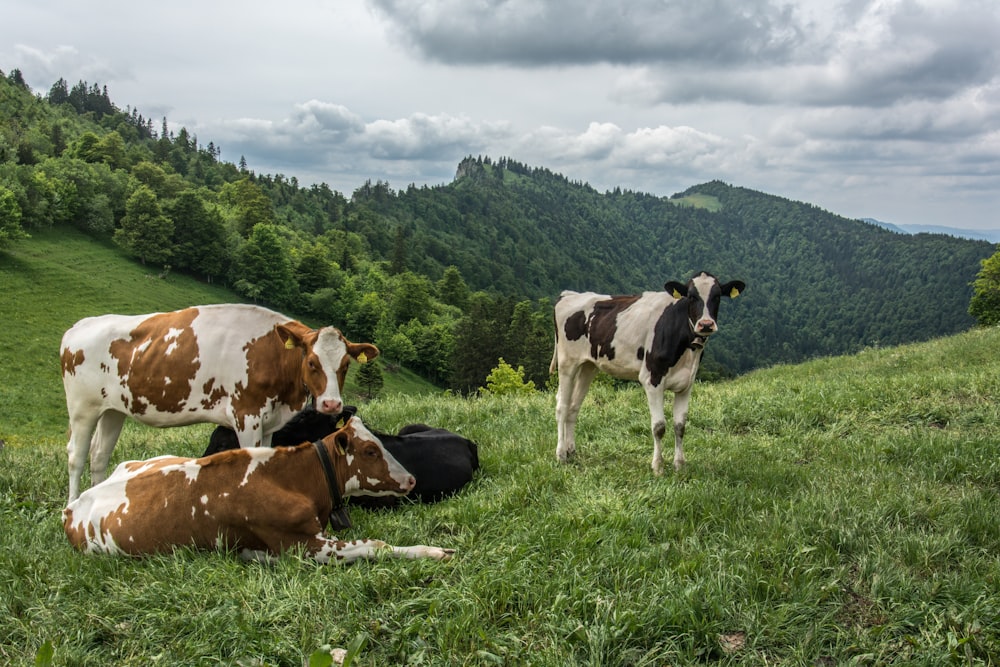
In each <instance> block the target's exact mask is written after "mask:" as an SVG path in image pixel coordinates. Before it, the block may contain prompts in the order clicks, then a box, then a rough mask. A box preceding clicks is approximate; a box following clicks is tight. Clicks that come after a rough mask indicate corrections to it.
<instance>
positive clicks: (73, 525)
mask: <svg viewBox="0 0 1000 667" xmlns="http://www.w3.org/2000/svg"><path fill="white" fill-rule="evenodd" d="M324 459H327V461H328V464H324V463H323V461H324ZM414 484H415V480H414V478H413V476H412V475H411V474H410V473H409V472H407V471H406V470H405V469H404V468H403V467H402V466H401V465H399V463H398V462H397V461H396V460H395V459H394V458H393V457H392V455H390V454H389V453H388V452H386V450H385V449H384V448H383V447H382V444H381V443H380V442H379V441H378V439H377V438H376V437H375V436H374V435H372V433H371V432H370V431H369V430H368V429H367V428H366V427H365V426H364V424H363V423H362V422H361V420H360V419H359V418H358V417H352V418H351V419H350V420H349V421H348V422H347V424H345V425H344V427H343V428H341V429H340V430H338V431H336V432H335V433H331V434H330V435H328V436H327V437H325V438H323V440H321V441H317V442H315V443H306V444H303V445H300V446H298V447H282V448H275V449H272V448H270V447H260V448H250V449H235V450H231V451H227V452H223V453H220V454H216V455H214V456H209V457H203V458H197V459H192V458H181V457H177V456H160V457H156V458H153V459H149V460H147V461H127V462H125V463H121V464H120V465H119V466H118V467H117V468H116V469H115V471H114V472H113V473H112V474H111V476H110V477H108V478H107V479H106V480H104V481H103V482H101V483H100V484H97V485H96V486H93V487H91V488H90V489H87V490H86V491H84V492H83V494H82V495H80V497H79V498H77V499H76V500H74V501H72V502H71V503H70V504H69V506H68V507H67V508H66V509H65V510H63V527H64V529H65V531H66V536H67V537H68V538H69V541H70V543H72V544H73V546H75V547H76V548H78V549H80V550H81V551H84V552H87V553H102V552H103V553H111V554H128V555H133V556H138V555H143V554H153V553H159V552H165V551H170V550H171V549H173V548H174V547H178V546H194V547H197V548H202V549H215V548H227V549H237V550H239V552H240V555H241V557H243V558H245V559H268V558H271V557H274V556H277V555H278V554H281V553H282V552H284V551H286V550H288V549H290V548H293V547H297V546H299V545H301V546H303V547H304V550H305V553H306V555H307V556H309V557H311V558H314V559H315V560H317V561H318V562H320V563H328V562H331V561H335V562H344V563H349V562H351V561H354V560H357V559H359V558H372V557H374V556H376V555H377V554H379V553H386V554H389V555H392V556H397V557H401V558H433V559H436V560H443V559H446V558H449V557H450V556H451V554H452V553H454V551H453V550H451V549H441V548H438V547H428V546H410V547H393V546H389V545H387V544H385V543H384V542H381V541H378V540H353V541H350V542H345V541H343V540H337V539H336V538H333V537H329V536H327V535H326V534H325V528H326V525H327V520H328V518H329V517H330V516H331V514H332V512H334V511H335V510H336V509H337V508H338V505H341V504H342V501H343V497H344V496H356V495H363V494H370V495H403V494H405V493H407V492H408V491H410V489H412V488H413V485H414Z"/></svg>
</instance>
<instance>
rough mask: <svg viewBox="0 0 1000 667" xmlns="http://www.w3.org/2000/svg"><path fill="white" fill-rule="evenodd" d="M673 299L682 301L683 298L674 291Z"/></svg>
mask: <svg viewBox="0 0 1000 667" xmlns="http://www.w3.org/2000/svg"><path fill="white" fill-rule="evenodd" d="M674 298H675V299H682V298H684V297H682V296H681V293H680V292H678V291H677V290H674Z"/></svg>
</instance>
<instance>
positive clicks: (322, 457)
mask: <svg viewBox="0 0 1000 667" xmlns="http://www.w3.org/2000/svg"><path fill="white" fill-rule="evenodd" d="M313 448H314V449H315V450H316V456H317V457H319V463H320V468H321V469H322V470H323V477H325V478H326V486H327V490H328V491H329V494H330V516H329V521H330V527H331V528H332V529H333V530H344V529H346V528H350V527H351V516H350V514H349V513H348V511H347V505H345V504H344V489H343V483H342V482H341V479H340V477H338V475H337V468H336V466H335V465H334V462H333V460H332V459H333V457H332V455H331V454H330V451H329V450H328V449H327V448H326V444H324V442H323V441H322V440H317V441H316V442H314V443H313Z"/></svg>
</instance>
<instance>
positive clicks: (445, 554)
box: [427, 547, 455, 560]
mask: <svg viewBox="0 0 1000 667" xmlns="http://www.w3.org/2000/svg"><path fill="white" fill-rule="evenodd" d="M454 555H455V550H454V549H441V548H439V547H428V548H427V557H428V558H433V559H434V560H451V557H452V556H454Z"/></svg>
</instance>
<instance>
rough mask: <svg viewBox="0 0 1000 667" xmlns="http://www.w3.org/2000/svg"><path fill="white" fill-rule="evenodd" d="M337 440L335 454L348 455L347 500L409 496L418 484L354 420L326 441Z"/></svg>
mask: <svg viewBox="0 0 1000 667" xmlns="http://www.w3.org/2000/svg"><path fill="white" fill-rule="evenodd" d="M331 439H332V440H333V442H332V443H329V444H333V445H334V449H335V451H337V452H338V454H339V453H340V452H343V453H344V462H345V464H346V468H347V472H346V474H345V475H344V476H343V479H344V480H345V481H344V495H345V496H386V495H395V496H398V495H403V494H406V493H409V492H410V491H411V490H412V489H413V487H414V485H416V483H417V480H416V479H415V478H414V477H413V475H411V474H410V473H409V472H408V471H407V470H406V468H404V467H403V466H402V464H400V463H399V461H397V460H396V459H395V458H394V457H393V456H392V454H390V453H389V452H388V451H386V449H385V447H383V446H382V442H381V441H380V440H379V439H378V438H377V437H376V436H375V435H374V434H373V433H372V432H371V431H369V430H368V428H367V427H366V426H365V425H364V424H363V423H362V422H361V418H360V417H356V416H355V417H351V419H350V420H349V421H348V422H347V424H346V425H345V426H344V427H343V428H342V429H340V430H339V431H337V432H336V433H332V434H330V435H329V436H327V437H326V438H324V439H323V442H324V443H328V441H329V440H331Z"/></svg>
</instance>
